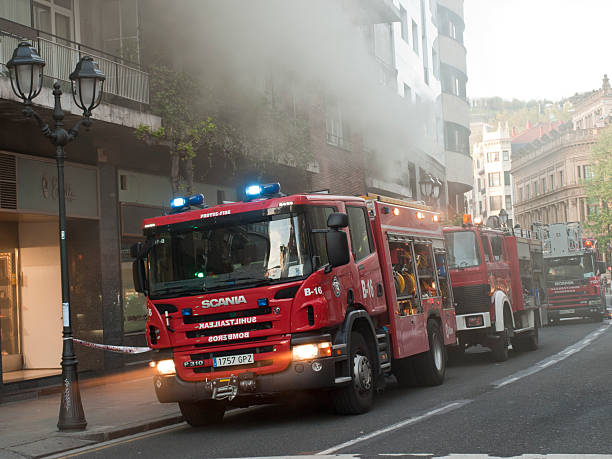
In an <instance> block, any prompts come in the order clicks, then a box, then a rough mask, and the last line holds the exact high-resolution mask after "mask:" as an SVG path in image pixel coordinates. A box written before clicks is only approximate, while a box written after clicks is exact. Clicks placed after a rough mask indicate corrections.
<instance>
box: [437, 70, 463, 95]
mask: <svg viewBox="0 0 612 459" xmlns="http://www.w3.org/2000/svg"><path fill="white" fill-rule="evenodd" d="M434 65H436V64H435V61H434ZM434 70H435V67H434ZM466 82H467V76H466V75H465V73H463V72H462V71H460V70H459V69H457V68H455V67H453V66H452V65H448V64H444V63H440V86H441V90H442V92H443V93H446V94H452V95H454V96H457V97H461V98H463V99H465V98H466V92H465V85H466Z"/></svg>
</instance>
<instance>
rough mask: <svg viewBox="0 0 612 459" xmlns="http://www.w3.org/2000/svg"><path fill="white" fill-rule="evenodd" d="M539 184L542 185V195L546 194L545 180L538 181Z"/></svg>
mask: <svg viewBox="0 0 612 459" xmlns="http://www.w3.org/2000/svg"><path fill="white" fill-rule="evenodd" d="M540 183H541V184H542V191H541V192H542V193H546V179H545V178H543V179H540Z"/></svg>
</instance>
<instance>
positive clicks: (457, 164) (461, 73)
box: [436, 0, 474, 215]
mask: <svg viewBox="0 0 612 459" xmlns="http://www.w3.org/2000/svg"><path fill="white" fill-rule="evenodd" d="M436 19H437V24H438V32H439V36H438V48H439V56H440V70H439V72H440V81H441V91H442V108H443V119H444V151H445V160H446V162H445V164H446V182H447V188H448V206H449V209H451V210H452V211H451V213H455V214H459V215H460V214H462V213H463V212H464V210H465V204H464V194H465V193H466V192H468V191H470V190H471V189H473V179H474V176H473V172H472V160H471V158H470V140H469V138H470V107H469V103H468V100H467V93H466V84H467V79H468V77H467V66H466V49H465V45H464V43H463V32H464V30H465V22H464V20H463V0H438V8H437V18H436Z"/></svg>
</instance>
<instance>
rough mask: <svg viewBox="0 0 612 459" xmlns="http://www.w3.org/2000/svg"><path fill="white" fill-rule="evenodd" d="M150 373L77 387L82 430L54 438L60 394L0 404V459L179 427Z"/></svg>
mask: <svg viewBox="0 0 612 459" xmlns="http://www.w3.org/2000/svg"><path fill="white" fill-rule="evenodd" d="M152 375H153V370H150V369H146V370H143V369H141V370H135V371H133V372H130V373H124V374H122V375H121V376H120V377H117V375H115V376H113V377H103V378H100V379H97V380H88V381H85V382H82V383H81V391H80V392H81V399H82V401H83V410H84V411H85V419H86V420H87V429H86V430H84V431H81V432H70V433H66V432H59V431H58V429H57V420H58V415H59V407H60V394H59V393H57V394H52V395H45V396H42V397H40V398H38V399H31V400H21V401H15V402H7V403H3V404H0V458H5V457H6V458H23V457H27V458H31V457H42V456H46V455H50V454H53V453H59V452H62V451H67V450H69V449H73V448H78V447H81V446H85V445H88V444H91V443H95V442H100V441H105V440H110V439H113V438H118V437H122V436H125V435H131V434H134V433H138V432H144V431H147V430H150V429H154V428H157V427H162V426H165V425H170V424H176V423H179V422H181V421H182V416H181V414H180V412H179V409H178V405H177V404H175V403H159V402H158V401H157V397H156V396H155V390H154V389H153V378H152Z"/></svg>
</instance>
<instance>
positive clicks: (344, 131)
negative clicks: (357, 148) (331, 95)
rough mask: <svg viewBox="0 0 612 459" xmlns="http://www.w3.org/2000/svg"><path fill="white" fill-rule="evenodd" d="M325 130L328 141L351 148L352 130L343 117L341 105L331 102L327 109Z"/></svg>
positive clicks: (331, 143)
mask: <svg viewBox="0 0 612 459" xmlns="http://www.w3.org/2000/svg"><path fill="white" fill-rule="evenodd" d="M325 131H326V139H327V143H328V144H330V145H335V146H337V147H340V148H344V149H346V150H350V149H351V144H350V141H349V139H350V130H349V127H348V125H347V124H346V122H345V121H344V120H343V118H342V112H341V110H340V107H338V106H337V105H336V104H333V103H330V104H327V106H326V111H325Z"/></svg>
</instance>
